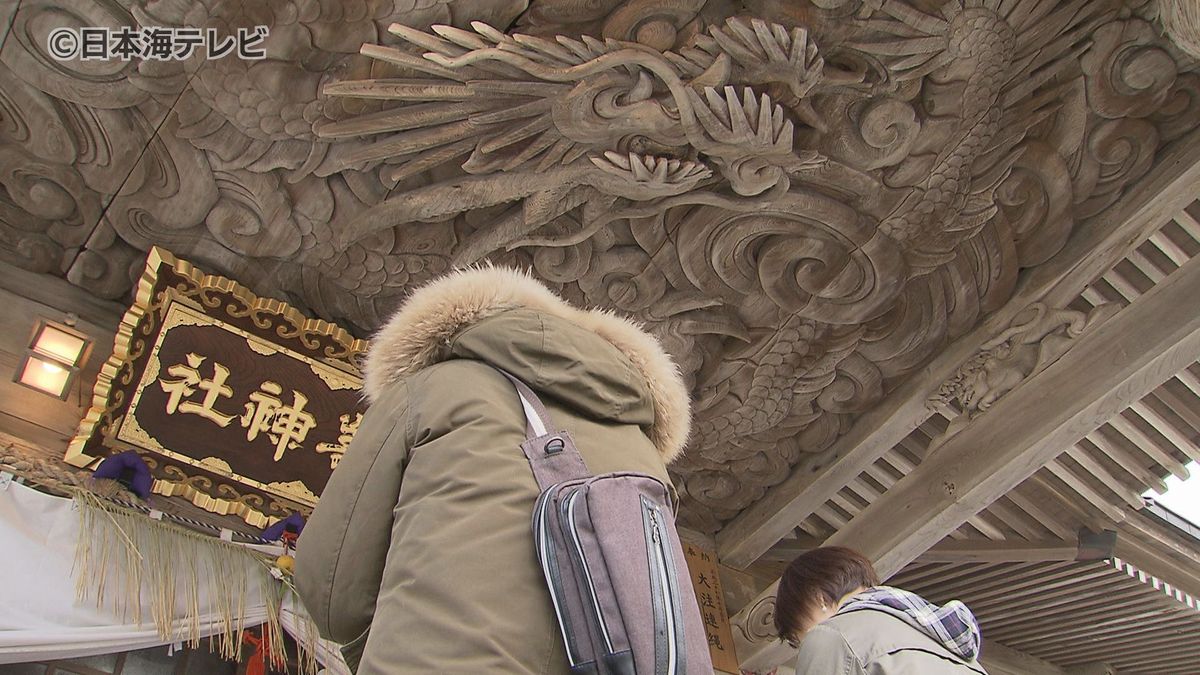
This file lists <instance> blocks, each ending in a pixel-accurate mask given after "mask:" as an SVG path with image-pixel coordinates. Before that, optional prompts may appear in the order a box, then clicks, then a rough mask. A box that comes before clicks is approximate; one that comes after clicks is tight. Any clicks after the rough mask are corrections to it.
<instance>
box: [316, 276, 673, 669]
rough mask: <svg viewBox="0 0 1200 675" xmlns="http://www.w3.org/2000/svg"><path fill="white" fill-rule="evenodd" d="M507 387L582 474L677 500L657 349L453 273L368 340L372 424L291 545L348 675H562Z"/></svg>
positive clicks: (667, 401) (516, 281) (533, 287)
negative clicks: (573, 453) (637, 482)
mask: <svg viewBox="0 0 1200 675" xmlns="http://www.w3.org/2000/svg"><path fill="white" fill-rule="evenodd" d="M496 368H501V369H503V370H505V371H508V372H509V373H511V374H513V375H514V376H516V377H517V378H519V379H521V380H523V381H524V382H525V383H526V384H528V385H529V386H530V387H531V388H532V389H534V391H536V392H537V394H538V395H539V396H540V397H541V398H542V399H543V401H544V402H545V404H546V406H547V408H548V409H549V412H550V415H551V418H552V419H553V420H554V423H555V424H556V425H558V426H559V427H561V428H563V429H566V430H567V431H569V432H570V433H571V434H572V436H573V437H574V438H575V439H576V442H577V444H578V446H579V450H580V453H581V454H582V455H583V458H584V461H585V462H586V463H587V465H588V468H589V469H590V470H591V471H592V473H595V474H599V473H604V472H609V471H638V472H643V473H646V474H649V475H651V476H654V477H656V478H658V479H660V480H662V481H663V482H664V483H666V484H667V485H670V479H669V478H668V476H667V470H666V465H667V463H668V462H670V461H671V460H672V459H674V458H675V457H676V456H678V455H679V454H680V453H681V452H682V449H683V446H684V443H685V441H686V438H687V433H688V426H689V423H690V409H689V401H688V395H687V390H686V388H685V386H684V384H683V380H682V378H681V377H680V376H679V373H678V370H677V368H676V367H675V364H674V363H673V362H672V361H671V359H670V358H669V357H668V356H667V355H666V353H665V352H664V351H663V350H662V348H661V347H660V345H659V344H658V342H657V340H655V339H654V338H653V337H652V336H650V335H649V334H647V333H645V332H644V331H642V330H641V329H640V328H638V327H637V326H636V325H634V324H633V323H631V322H629V321H627V320H625V319H622V318H620V317H617V316H615V315H613V314H611V313H607V312H601V311H596V310H592V311H584V310H580V309H576V308H574V307H572V306H570V305H569V304H567V303H566V302H565V301H563V300H562V299H560V298H559V297H557V296H556V295H555V294H553V293H552V292H551V291H550V290H549V289H547V288H546V287H545V286H543V285H541V284H540V283H538V282H537V281H535V280H533V279H532V278H530V277H529V276H527V275H525V274H522V273H520V272H516V271H513V270H507V269H502V268H480V269H471V270H467V271H462V272H456V273H453V274H451V275H449V276H446V277H443V278H441V279H438V280H435V281H433V282H432V283H430V284H428V285H427V286H425V287H423V288H421V289H419V290H418V291H416V292H415V293H413V295H412V296H411V297H410V298H409V299H408V300H407V301H406V302H405V303H404V304H403V306H402V307H401V308H400V309H399V311H398V312H397V313H396V314H395V316H394V317H393V318H392V319H391V320H390V321H389V322H388V324H387V325H386V326H385V327H384V328H383V329H382V330H381V331H380V332H379V334H378V335H377V336H376V337H375V339H374V340H373V341H372V344H371V349H370V352H369V353H368V356H367V361H366V366H365V385H364V388H365V393H366V396H367V398H368V400H369V401H370V404H371V405H370V408H369V409H368V411H367V413H366V414H365V415H364V417H363V421H362V423H361V425H360V426H359V429H358V432H357V434H356V435H355V437H354V440H353V442H352V443H351V445H350V447H349V448H348V450H347V452H346V454H345V456H344V457H343V458H342V460H341V462H340V463H339V465H338V468H337V470H336V471H335V472H334V473H333V476H332V477H331V478H330V480H329V484H328V485H327V486H326V488H325V491H324V493H323V494H322V496H321V500H320V503H319V504H318V506H317V508H316V510H315V511H314V512H313V515H312V518H311V519H310V521H309V523H308V525H307V526H306V527H305V529H304V533H303V534H302V536H301V537H300V541H299V544H298V550H297V555H296V571H295V583H296V587H297V589H298V590H299V593H300V596H301V599H302V600H303V601H304V604H305V606H306V608H307V609H308V611H309V613H310V614H311V615H312V618H313V619H314V621H315V622H316V624H317V627H318V628H319V629H320V632H321V635H322V636H323V637H325V638H328V639H331V640H334V641H336V642H339V643H342V644H343V645H344V648H343V652H344V654H345V655H346V660H347V663H349V664H350V666H351V668H352V669H354V670H355V671H356V672H358V673H363V674H372V673H386V674H388V675H392V674H397V675H399V674H404V673H421V674H425V673H513V674H520V673H553V674H559V673H566V672H568V667H567V661H566V656H565V651H564V647H563V644H562V637H561V635H560V634H559V630H558V624H557V621H556V619H555V616H554V610H553V608H552V606H551V604H550V596H549V593H548V592H547V590H546V588H545V581H544V579H543V578H542V572H541V569H540V568H539V567H538V564H537V561H536V559H535V556H534V546H533V539H532V535H531V533H530V518H531V512H532V508H533V503H534V501H535V499H536V498H537V495H538V488H537V483H536V481H535V480H534V477H533V473H532V471H531V470H530V468H529V464H528V462H527V461H526V459H525V456H524V455H523V454H522V452H521V449H520V444H521V441H523V440H524V439H525V418H524V415H523V413H522V410H521V406H520V403H519V400H518V397H517V394H516V391H515V390H514V389H513V386H512V384H511V383H510V382H509V381H508V380H506V379H505V378H504V376H503V375H501V374H500V373H499V372H497V370H496Z"/></svg>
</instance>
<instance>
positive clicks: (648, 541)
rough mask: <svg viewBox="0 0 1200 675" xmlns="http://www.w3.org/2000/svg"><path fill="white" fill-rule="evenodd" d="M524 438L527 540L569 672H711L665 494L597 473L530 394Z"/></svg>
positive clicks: (647, 481)
mask: <svg viewBox="0 0 1200 675" xmlns="http://www.w3.org/2000/svg"><path fill="white" fill-rule="evenodd" d="M505 376H506V377H508V379H510V380H511V381H512V383H513V384H514V385H515V386H516V388H517V393H518V394H519V395H520V397H521V405H522V407H523V408H524V410H525V421H526V439H525V442H524V443H522V444H521V449H522V450H523V451H524V452H525V457H526V458H528V459H529V464H530V466H531V467H532V468H533V474H534V476H535V477H536V478H537V482H538V487H539V488H540V489H541V495H540V496H539V497H538V500H537V502H536V503H535V505H534V509H533V538H534V543H535V546H536V549H537V556H538V560H539V562H540V563H541V567H542V571H543V573H544V574H545V577H546V586H547V588H548V589H549V590H550V598H551V600H552V601H553V603H554V612H555V614H556V615H557V618H558V624H559V628H560V629H561V630H562V636H563V641H564V642H565V643H566V648H567V660H568V661H569V662H570V664H571V672H572V673H587V674H595V675H609V674H612V675H709V674H710V673H712V672H713V667H712V661H711V659H710V657H709V653H708V639H707V637H706V635H705V632H704V625H703V624H702V623H701V618H700V609H699V607H698V605H697V604H696V596H695V593H694V592H693V590H692V585H691V582H690V578H689V576H688V571H687V565H686V563H685V562H684V558H683V548H682V546H681V545H680V543H679V534H678V533H677V532H676V531H675V515H674V511H673V510H672V508H671V496H670V493H669V492H668V491H667V487H666V486H665V485H664V484H663V483H662V481H660V480H658V479H656V478H653V477H651V476H647V475H645V474H641V473H631V472H623V473H606V474H603V475H600V476H593V475H592V474H591V472H589V471H588V469H587V466H586V465H585V464H584V462H583V457H581V456H580V454H579V451H578V450H577V449H576V447H575V443H574V441H572V440H571V436H570V434H568V433H567V432H565V431H557V432H550V430H551V429H553V428H554V427H553V426H552V425H551V422H550V416H549V414H548V413H547V412H546V408H545V407H544V406H543V405H542V402H541V401H540V400H539V399H538V397H537V395H536V394H534V393H533V391H532V390H531V389H530V388H529V387H527V386H525V384H524V383H522V382H521V381H519V380H517V379H516V378H514V377H513V376H511V375H509V374H508V373H505Z"/></svg>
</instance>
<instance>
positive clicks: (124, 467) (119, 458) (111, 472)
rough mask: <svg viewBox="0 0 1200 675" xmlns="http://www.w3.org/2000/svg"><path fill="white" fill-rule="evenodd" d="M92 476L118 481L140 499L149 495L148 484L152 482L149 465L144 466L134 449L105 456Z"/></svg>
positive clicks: (144, 463)
mask: <svg viewBox="0 0 1200 675" xmlns="http://www.w3.org/2000/svg"><path fill="white" fill-rule="evenodd" d="M92 477H93V478H111V479H112V480H115V481H120V482H121V483H122V484H124V485H125V486H126V487H128V488H129V490H130V492H133V494H135V495H137V496H139V497H141V498H142V499H147V498H149V497H150V485H151V483H152V482H153V480H152V479H151V477H150V467H148V466H146V462H145V461H144V460H143V459H142V458H141V456H140V455H138V454H137V452H136V451H134V450H126V451H125V452H122V453H118V454H116V455H110V456H108V457H106V458H105V459H104V461H103V462H100V466H99V467H97V468H96V471H95V472H94V473H93V474H92Z"/></svg>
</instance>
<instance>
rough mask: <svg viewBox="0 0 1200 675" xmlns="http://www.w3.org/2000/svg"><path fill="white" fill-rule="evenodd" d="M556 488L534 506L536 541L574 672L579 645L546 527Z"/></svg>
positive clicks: (577, 661) (540, 497) (548, 491)
mask: <svg viewBox="0 0 1200 675" xmlns="http://www.w3.org/2000/svg"><path fill="white" fill-rule="evenodd" d="M556 488H558V486H557V485H553V486H551V487H550V488H549V489H547V490H545V491H544V492H542V494H541V496H539V497H538V501H537V503H536V504H535V505H534V524H533V527H534V531H535V533H536V535H537V536H536V538H535V541H536V543H537V553H538V562H540V563H541V565H542V573H543V574H544V575H545V577H546V585H547V586H548V587H549V588H550V602H551V604H552V605H553V606H554V616H555V618H556V619H558V629H559V631H560V632H562V636H563V643H564V644H565V645H566V648H567V662H568V663H570V665H571V668H572V670H574V669H575V668H576V667H577V666H578V665H579V659H578V656H579V655H578V654H577V645H576V644H575V631H573V630H572V629H571V624H570V618H569V617H567V616H566V615H565V614H564V613H563V609H562V607H561V600H560V597H559V596H560V595H561V594H562V592H563V590H562V579H560V578H559V575H558V561H557V559H556V556H555V553H554V546H553V545H551V544H550V542H549V541H548V540H549V535H548V533H547V531H546V527H545V524H546V518H545V514H546V510H547V509H548V508H549V505H550V501H551V499H550V496H551V494H552V493H553V492H554V491H555V490H556Z"/></svg>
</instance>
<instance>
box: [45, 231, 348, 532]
mask: <svg viewBox="0 0 1200 675" xmlns="http://www.w3.org/2000/svg"><path fill="white" fill-rule="evenodd" d="M189 329H190V330H201V331H208V332H207V333H206V335H210V336H211V335H218V336H223V339H225V340H226V341H227V342H228V341H229V340H235V341H236V343H237V345H239V346H244V348H245V349H244V350H243V353H242V354H240V355H239V358H240V359H241V360H242V361H243V362H246V360H247V359H258V358H261V359H264V360H265V359H274V361H272V362H271V363H272V365H271V366H270V367H269V368H265V372H266V373H267V375H269V377H270V379H271V380H280V381H281V382H282V384H280V383H276V382H273V381H270V382H267V383H266V384H269V385H272V386H273V387H275V388H277V389H279V390H280V391H286V390H287V389H288V388H292V387H300V388H301V389H303V386H301V385H297V384H295V382H293V381H289V380H287V379H286V378H287V377H288V375H287V374H286V373H279V367H278V364H279V363H284V364H285V365H286V364H291V366H292V367H291V371H292V372H293V377H295V376H296V375H295V374H299V375H300V376H303V377H304V378H307V380H306V381H307V382H308V383H309V387H310V388H311V387H312V386H314V385H313V383H317V385H316V386H317V389H319V390H321V391H318V392H317V393H318V395H323V396H324V398H323V399H321V400H315V399H314V402H313V408H310V409H312V410H314V412H316V410H320V411H321V412H322V414H325V415H326V416H328V415H330V414H336V413H337V412H343V414H342V415H341V417H340V419H341V420H342V425H341V428H340V429H334V430H329V426H330V424H329V423H328V421H326V423H324V424H323V425H321V428H322V430H323V432H322V433H324V434H325V438H326V440H335V439H336V440H337V441H338V442H340V445H341V446H342V447H344V445H345V444H346V443H347V442H348V441H349V438H350V435H352V433H353V431H352V429H348V428H347V425H346V420H347V419H348V417H349V416H352V415H355V414H357V413H360V412H361V410H362V407H361V406H362V403H361V397H360V396H359V395H358V392H359V390H360V389H361V387H362V374H361V371H360V365H361V360H362V358H363V356H364V355H365V353H366V348H367V342H366V341H365V340H361V339H358V338H355V337H354V336H352V335H351V334H350V333H348V332H347V331H346V330H345V329H343V328H341V327H340V326H337V325H336V324H333V323H330V322H327V321H322V320H320V319H311V318H308V317H307V316H305V315H304V314H302V313H301V312H299V311H298V310H296V309H295V308H293V307H291V306H290V305H288V304H287V303H284V302H282V301H279V300H275V299H272V298H260V297H258V296H257V295H255V294H254V293H253V292H251V291H250V290H249V289H247V288H245V287H243V286H241V285H240V284H238V283H237V282H235V281H232V280H230V279H227V278H225V277H221V276H217V275H210V274H205V273H204V272H202V271H200V270H198V269H196V268H195V267H193V266H192V265H191V264H190V263H188V262H187V261H184V260H180V259H177V258H176V257H175V256H173V255H172V254H171V253H169V252H168V251H166V250H163V249H161V248H157V247H155V248H153V249H151V251H150V253H149V256H148V258H147V261H146V268H145V270H144V271H143V273H142V276H141V278H140V279H139V281H138V286H137V295H136V297H135V300H134V303H133V305H132V306H131V307H130V308H129V309H128V311H126V312H125V315H124V317H123V318H122V320H121V323H120V325H119V326H118V328H117V334H116V338H115V340H114V346H113V353H112V356H111V357H110V358H109V359H108V360H107V361H106V362H105V364H104V366H103V367H102V368H101V370H100V373H99V376H98V377H97V380H96V385H95V388H94V390H93V395H92V406H91V408H90V410H89V411H88V413H87V414H86V415H85V416H84V418H83V420H82V422H81V423H80V426H79V431H78V432H77V433H76V435H75V437H74V438H73V439H72V440H71V442H70V444H69V446H68V448H67V453H66V456H65V458H64V459H65V460H66V461H67V462H68V463H70V464H72V465H74V466H79V467H87V466H91V465H93V464H96V463H98V462H99V461H100V460H102V459H103V458H104V457H105V456H107V455H109V454H112V453H115V452H121V451H125V450H130V449H133V450H136V451H138V453H139V454H140V455H141V456H142V458H143V459H144V460H145V461H146V463H147V464H148V465H149V466H150V468H151V472H152V474H153V475H154V484H153V488H152V489H153V491H154V493H155V494H158V495H162V496H166V497H175V496H178V497H183V498H185V499H187V500H189V501H190V502H191V503H193V504H195V505H196V506H199V507H201V508H204V509H206V510H208V511H211V512H213V513H218V514H222V515H236V516H239V517H241V518H242V519H243V520H245V521H246V522H247V523H249V524H251V525H254V526H256V527H262V526H265V525H267V524H268V523H270V522H273V521H275V520H277V519H279V518H282V517H285V516H287V515H288V514H289V513H290V512H292V511H300V512H302V513H307V512H309V511H310V510H311V508H312V506H314V505H315V504H316V500H317V497H318V491H317V490H314V489H312V487H311V484H313V483H315V482H319V483H320V485H321V486H323V485H324V480H325V479H327V478H328V475H327V474H328V472H331V471H332V467H330V468H329V469H328V470H327V471H326V472H325V475H323V476H322V475H315V476H314V475H313V471H312V464H313V460H312V457H311V456H310V455H311V452H310V453H308V454H306V455H305V457H306V460H305V461H306V462H307V465H308V469H307V473H308V475H307V476H295V475H291V474H289V473H288V471H287V469H288V468H289V464H288V463H287V462H283V463H280V457H279V456H280V455H284V454H286V452H293V451H291V450H286V448H287V447H288V446H287V445H286V444H285V443H282V442H281V443H280V444H279V448H280V449H279V450H278V452H276V458H275V460H274V461H275V464H273V465H272V464H267V465H266V467H265V468H264V467H262V466H261V465H263V464H265V463H266V462H265V461H264V460H262V459H261V458H258V457H257V456H256V460H255V461H256V462H257V464H258V465H260V466H258V467H256V468H257V469H259V474H260V475H255V476H250V475H248V474H247V475H243V474H244V473H245V472H242V473H239V471H238V470H237V469H236V468H235V467H231V466H230V462H229V461H228V460H229V456H228V453H226V457H225V458H224V459H222V458H220V457H215V456H208V457H205V456H198V455H202V454H205V453H203V452H199V453H197V452H195V451H194V449H193V452H190V453H189V452H187V451H185V450H181V449H180V448H179V447H173V445H172V443H171V442H169V441H166V442H164V441H163V440H161V439H160V438H158V437H157V436H156V433H154V432H152V431H148V430H147V429H146V428H145V427H147V426H153V425H150V424H148V423H147V419H149V420H150V421H151V422H156V423H157V425H158V428H159V429H164V428H171V427H172V426H174V425H179V426H186V425H203V424H205V423H206V421H205V420H204V419H202V418H200V417H197V416H196V415H190V416H189V415H175V416H174V417H172V418H171V419H170V421H169V422H164V419H165V418H166V413H163V412H162V411H161V410H158V409H157V408H155V409H153V410H152V411H151V412H148V413H142V412H141V410H143V409H145V407H144V406H143V407H142V408H139V406H141V405H142V404H143V397H144V396H147V395H148V396H157V397H158V399H161V398H162V397H163V393H162V392H160V391H159V389H160V388H161V389H163V390H166V389H167V388H168V385H167V384H162V382H161V381H159V380H158V379H157V378H159V377H160V376H161V372H160V371H164V370H166V369H167V364H166V363H164V362H162V361H161V360H160V359H159V352H160V349H161V348H162V347H163V344H164V340H165V339H166V336H168V334H170V333H169V332H170V331H171V330H177V331H179V330H189ZM171 335H175V334H171ZM184 339H186V338H184ZM175 341H176V342H179V339H175ZM188 356H189V358H191V357H193V356H198V355H197V354H189V355H188ZM285 357H286V359H285V360H281V359H284V358H285ZM215 361H216V358H214V359H213V362H215ZM176 367H179V366H178V365H177V366H176ZM252 370H253V369H252ZM156 384H157V385H159V386H158V387H156V386H155V385H156ZM168 384H169V383H168ZM189 391H194V388H193V389H192V390H189ZM272 391H274V389H272ZM305 391H307V392H309V394H310V395H311V391H310V390H309V389H305ZM256 393H258V394H262V392H256ZM292 394H293V395H296V394H298V392H297V391H296V390H295V389H293V390H292ZM251 398H253V397H251ZM268 398H270V397H268ZM316 398H320V396H317V397H316ZM175 400H176V403H178V400H179V398H178V397H176V399H175ZM305 402H308V399H307V397H305ZM244 405H245V407H246V408H247V411H246V412H245V414H243V415H242V416H240V418H239V419H240V420H241V424H242V425H243V426H246V425H249V424H250V420H249V416H250V414H251V412H253V411H252V409H251V406H250V405H249V404H244ZM194 407H198V406H194ZM331 410H332V411H333V412H332V413H331V412H329V411H331ZM239 411H240V409H233V410H231V409H227V410H226V411H225V412H227V413H230V414H227V415H221V417H222V418H234V417H235V415H236V413H237V412H239ZM171 412H174V411H173V410H171V409H169V408H168V410H167V413H171ZM301 414H306V415H307V416H308V417H309V418H311V419H316V418H315V417H314V415H312V414H308V413H301ZM155 418H157V419H155ZM355 419H359V418H355ZM232 421H233V419H225V420H224V424H225V426H226V427H234V428H233V429H224V428H218V426H219V425H210V428H211V431H212V433H225V434H226V436H229V434H230V432H232V433H235V434H236V433H241V430H240V429H237V428H236V425H231V424H230V422H232ZM260 423H261V422H260V421H259V420H258V418H255V422H254V426H257V425H259V424H260ZM198 428H200V429H201V432H200V433H203V434H207V433H208V431H206V429H207V428H205V427H198ZM309 428H315V427H313V426H310V427H309ZM264 429H266V428H265V427H264ZM172 430H173V431H174V430H175V429H172ZM255 433H256V432H255ZM266 433H269V430H267V431H266ZM266 433H264V434H263V435H264V436H265V435H266ZM330 434H332V436H331V435H330ZM159 435H162V434H161V433H160V434H159ZM251 436H254V433H251ZM272 438H275V437H272ZM251 440H255V439H253V438H251ZM285 440H286V439H285ZM259 442H260V445H261V438H260V439H259ZM176 443H178V441H176ZM215 444H216V445H220V446H221V447H223V448H225V447H227V446H228V445H229V444H230V443H229V440H228V439H223V440H221V441H219V442H217V443H215ZM222 444H223V445H222ZM334 444H335V443H322V444H320V445H321V446H325V449H322V450H318V451H317V452H329V447H330V446H331V445H334ZM235 445H236V443H235ZM247 447H248V445H247ZM334 450H335V451H336V448H334ZM239 451H240V450H239ZM255 452H260V451H257V450H256V451H255ZM294 452H300V451H299V450H296V451H294ZM214 454H219V453H214ZM335 455H336V456H335ZM330 457H333V459H332V464H336V461H337V457H340V455H337V454H336V452H334V453H331V455H330ZM326 461H328V459H326ZM276 468H278V469H279V470H278V471H276ZM273 473H278V474H280V475H278V476H276V475H272V474H273ZM316 473H317V474H320V472H319V471H318V472H316ZM271 478H276V479H277V480H271Z"/></svg>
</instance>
